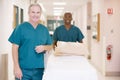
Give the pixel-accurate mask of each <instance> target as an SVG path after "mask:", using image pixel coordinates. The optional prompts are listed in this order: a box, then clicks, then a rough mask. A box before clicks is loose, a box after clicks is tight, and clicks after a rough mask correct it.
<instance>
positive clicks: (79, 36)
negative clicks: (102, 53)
mask: <svg viewBox="0 0 120 80" xmlns="http://www.w3.org/2000/svg"><path fill="white" fill-rule="evenodd" d="M83 38H84V35H83V34H82V32H81V30H80V29H79V28H78V41H81V40H82V39H83Z"/></svg>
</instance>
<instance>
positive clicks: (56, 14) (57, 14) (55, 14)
mask: <svg viewBox="0 0 120 80" xmlns="http://www.w3.org/2000/svg"><path fill="white" fill-rule="evenodd" d="M53 15H54V16H60V15H61V13H53Z"/></svg>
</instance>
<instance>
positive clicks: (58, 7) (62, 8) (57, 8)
mask: <svg viewBox="0 0 120 80" xmlns="http://www.w3.org/2000/svg"><path fill="white" fill-rule="evenodd" d="M53 9H64V7H54V8H53Z"/></svg>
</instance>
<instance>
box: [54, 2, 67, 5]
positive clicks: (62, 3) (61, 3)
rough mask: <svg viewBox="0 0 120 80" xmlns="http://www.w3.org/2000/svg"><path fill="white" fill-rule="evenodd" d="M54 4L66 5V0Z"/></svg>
mask: <svg viewBox="0 0 120 80" xmlns="http://www.w3.org/2000/svg"><path fill="white" fill-rule="evenodd" d="M53 5H66V3H65V2H54V3H53Z"/></svg>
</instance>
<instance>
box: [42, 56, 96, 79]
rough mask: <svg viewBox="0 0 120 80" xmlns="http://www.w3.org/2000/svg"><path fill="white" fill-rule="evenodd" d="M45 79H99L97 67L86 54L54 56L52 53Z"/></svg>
mask: <svg viewBox="0 0 120 80" xmlns="http://www.w3.org/2000/svg"><path fill="white" fill-rule="evenodd" d="M43 80H98V79H97V72H96V69H95V68H94V67H93V66H92V65H91V64H90V63H89V62H88V60H87V59H86V58H85V57H84V56H58V57H57V56H54V55H53V54H51V55H50V56H49V58H48V60H47V65H46V68H45V72H44V75H43Z"/></svg>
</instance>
